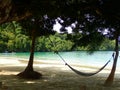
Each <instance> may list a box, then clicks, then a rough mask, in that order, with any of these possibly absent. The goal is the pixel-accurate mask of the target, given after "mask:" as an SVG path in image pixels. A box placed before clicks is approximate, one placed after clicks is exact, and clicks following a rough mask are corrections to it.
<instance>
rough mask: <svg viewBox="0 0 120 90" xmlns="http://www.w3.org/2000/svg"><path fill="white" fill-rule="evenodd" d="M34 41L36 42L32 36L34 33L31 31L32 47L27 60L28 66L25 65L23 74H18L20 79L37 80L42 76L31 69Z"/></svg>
mask: <svg viewBox="0 0 120 90" xmlns="http://www.w3.org/2000/svg"><path fill="white" fill-rule="evenodd" d="M35 40H36V36H35V34H34V31H33V36H32V46H31V51H30V58H29V62H28V65H27V67H26V69H25V70H24V71H23V72H21V73H19V74H18V76H19V77H21V78H26V79H39V78H41V77H42V74H40V73H38V72H36V71H34V69H33V60H34V49H35Z"/></svg>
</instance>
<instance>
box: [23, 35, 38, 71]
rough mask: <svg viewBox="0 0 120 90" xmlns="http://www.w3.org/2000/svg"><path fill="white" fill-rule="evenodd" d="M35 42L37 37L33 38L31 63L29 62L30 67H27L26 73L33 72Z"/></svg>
mask: <svg viewBox="0 0 120 90" xmlns="http://www.w3.org/2000/svg"><path fill="white" fill-rule="evenodd" d="M35 40H36V37H35V36H33V37H32V46H31V51H30V57H29V62H28V65H27V67H26V69H25V71H33V60H34V48H35Z"/></svg>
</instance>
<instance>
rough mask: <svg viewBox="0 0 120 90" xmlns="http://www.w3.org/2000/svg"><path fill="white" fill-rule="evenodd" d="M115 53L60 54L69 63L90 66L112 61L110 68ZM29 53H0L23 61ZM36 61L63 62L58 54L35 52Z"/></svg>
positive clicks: (0, 55)
mask: <svg viewBox="0 0 120 90" xmlns="http://www.w3.org/2000/svg"><path fill="white" fill-rule="evenodd" d="M112 54H113V51H96V52H94V53H93V54H89V53H87V52H86V51H72V52H60V55H61V56H62V57H63V58H64V60H66V62H68V63H77V64H82V65H90V66H96V65H97V66H103V65H104V64H105V63H106V62H107V61H108V60H111V62H110V63H109V65H108V67H111V66H112V63H113V58H112ZM29 55H30V53H29V52H21V53H0V57H8V58H9V57H10V58H19V59H20V58H21V59H29ZM34 58H35V60H45V61H47V60H51V61H59V60H61V59H60V57H59V56H58V55H57V54H54V53H53V52H35V56H34ZM61 61H62V60H61ZM117 67H120V59H119V58H118V64H117Z"/></svg>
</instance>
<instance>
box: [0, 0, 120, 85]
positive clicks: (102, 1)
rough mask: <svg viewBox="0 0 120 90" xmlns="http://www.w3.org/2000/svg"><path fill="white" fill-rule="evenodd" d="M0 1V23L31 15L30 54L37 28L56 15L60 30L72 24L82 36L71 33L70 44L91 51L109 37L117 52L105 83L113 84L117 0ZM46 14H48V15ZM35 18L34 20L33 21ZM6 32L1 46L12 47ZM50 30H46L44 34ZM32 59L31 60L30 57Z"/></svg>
mask: <svg viewBox="0 0 120 90" xmlns="http://www.w3.org/2000/svg"><path fill="white" fill-rule="evenodd" d="M0 3H1V4H0V11H1V12H0V24H2V23H6V22H10V21H19V20H22V19H25V18H27V17H28V16H30V15H32V18H31V17H30V18H31V19H30V18H29V19H30V20H32V24H30V23H31V21H30V22H28V23H29V24H30V25H28V26H27V25H26V26H27V27H29V29H30V28H31V29H30V31H31V35H30V36H31V40H32V42H31V45H32V46H31V47H32V48H31V56H30V57H31V58H33V56H34V47H35V40H36V37H37V35H36V33H37V32H38V31H39V30H43V28H45V29H48V28H46V27H49V25H51V24H52V25H53V24H54V23H53V22H52V23H49V21H50V22H51V20H52V19H54V20H55V19H56V18H58V17H59V19H57V21H58V22H59V23H60V24H61V25H62V27H61V28H60V31H61V32H62V33H68V32H67V29H66V28H68V27H71V28H72V30H73V31H72V33H81V34H82V37H81V35H80V38H78V37H77V38H71V37H72V36H70V40H71V41H72V42H74V43H73V44H74V45H73V46H74V47H73V48H75V47H76V46H77V47H78V46H82V48H83V47H87V49H88V50H90V51H94V50H98V49H99V47H100V46H101V45H102V43H103V42H104V40H105V38H106V37H107V38H108V39H109V40H115V52H116V53H115V58H114V62H113V68H112V70H111V73H110V76H109V77H108V79H107V81H106V83H105V84H106V85H108V86H109V85H112V83H113V79H114V74H115V69H116V64H117V58H118V55H119V53H118V50H119V48H118V41H119V40H118V38H119V35H120V31H119V29H120V27H119V23H120V18H119V17H120V9H119V0H116V1H113V0H89V1H87V0H70V1H69V0H55V1H51V0H43V1H41V0H34V1H32V0H30V1H29V0H22V1H18V0H6V1H4V0H1V1H0ZM46 16H48V17H50V19H48V18H47V17H46ZM36 17H37V18H36ZM43 17H44V19H46V20H47V21H48V22H43V21H42V22H41V18H43ZM51 18H52V19H51ZM28 21H29V20H28ZM36 21H37V23H35V22H36ZM22 22H24V21H22ZM48 23H49V24H48ZM73 24H74V25H75V26H74V25H73ZM38 28H39V30H38ZM29 29H27V30H29ZM49 29H50V31H51V30H52V29H51V27H49ZM7 32H9V31H7ZM7 32H4V34H2V35H1V38H4V39H3V40H4V41H0V43H1V45H2V47H3V48H4V49H5V48H6V46H7V48H9V49H11V50H12V49H13V48H12V47H13V46H14V44H12V43H14V41H12V40H9V41H8V37H7V36H8V34H7ZM24 32H25V31H24ZM1 33H2V32H1ZM27 33H29V31H27ZM50 33H51V32H49V34H50ZM37 34H41V35H43V36H45V34H46V33H45V31H41V32H40V33H37ZM49 34H48V33H47V35H49ZM41 35H39V36H41ZM75 35H76V34H75ZM9 37H10V39H13V37H14V35H13V34H12V33H9ZM25 37H26V36H25ZM57 40H59V39H56V41H57ZM18 41H19V40H18ZM21 41H23V42H24V40H23V39H21ZM5 42H7V43H5ZM61 43H62V42H61ZM63 43H64V42H63ZM11 46H12V47H11ZM23 46H25V45H23ZM58 47H60V46H58ZM66 49H67V48H66ZM1 50H2V49H1ZM31 63H33V61H32V60H31ZM31 65H32V64H31Z"/></svg>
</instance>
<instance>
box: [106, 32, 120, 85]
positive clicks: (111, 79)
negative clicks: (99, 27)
mask: <svg viewBox="0 0 120 90" xmlns="http://www.w3.org/2000/svg"><path fill="white" fill-rule="evenodd" d="M118 56H119V47H118V34H117V35H116V40H115V57H114V62H113V66H112V70H111V73H110V74H109V76H108V78H107V79H106V81H105V83H104V85H105V86H111V85H112V84H113V80H114V75H115V71H116V65H117V59H118Z"/></svg>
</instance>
